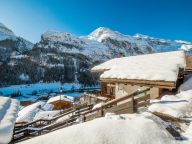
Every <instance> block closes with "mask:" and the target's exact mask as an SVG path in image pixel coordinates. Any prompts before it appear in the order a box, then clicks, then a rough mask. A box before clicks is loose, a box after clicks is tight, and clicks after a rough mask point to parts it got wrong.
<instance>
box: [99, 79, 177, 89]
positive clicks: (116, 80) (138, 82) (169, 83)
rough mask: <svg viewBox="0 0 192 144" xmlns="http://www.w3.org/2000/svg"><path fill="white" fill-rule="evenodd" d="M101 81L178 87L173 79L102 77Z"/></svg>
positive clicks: (169, 87)
mask: <svg viewBox="0 0 192 144" xmlns="http://www.w3.org/2000/svg"><path fill="white" fill-rule="evenodd" d="M100 81H101V82H105V83H112V82H113V83H115V82H118V83H124V84H130V85H139V86H149V87H159V88H166V89H174V88H176V83H175V82H173V81H152V80H151V81H150V80H135V79H134V80H129V79H112V78H107V79H105V78H101V79H100Z"/></svg>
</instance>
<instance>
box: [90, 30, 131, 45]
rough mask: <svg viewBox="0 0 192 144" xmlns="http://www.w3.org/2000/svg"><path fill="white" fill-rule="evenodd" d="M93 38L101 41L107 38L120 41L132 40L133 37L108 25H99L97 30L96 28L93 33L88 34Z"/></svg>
mask: <svg viewBox="0 0 192 144" xmlns="http://www.w3.org/2000/svg"><path fill="white" fill-rule="evenodd" d="M88 38H89V39H91V40H96V41H99V42H101V41H102V40H104V39H106V38H111V39H115V40H119V41H124V40H129V41H132V40H133V38H132V37H130V36H129V35H123V34H121V33H120V32H118V31H113V30H111V29H109V28H106V27H99V28H97V29H96V30H94V31H93V32H92V33H91V34H89V36H88Z"/></svg>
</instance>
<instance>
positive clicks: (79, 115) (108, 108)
mask: <svg viewBox="0 0 192 144" xmlns="http://www.w3.org/2000/svg"><path fill="white" fill-rule="evenodd" d="M149 90H150V89H149V88H148V89H145V90H137V91H135V92H133V93H131V94H129V95H127V96H124V97H120V98H117V99H113V100H111V101H108V102H106V103H105V104H103V105H102V106H101V107H99V108H96V109H92V105H82V106H80V107H76V108H74V109H68V110H67V111H64V112H63V113H62V114H59V115H58V116H56V117H54V118H52V119H50V120H43V119H40V120H36V121H33V122H31V123H27V124H24V125H22V126H18V127H17V126H16V127H15V131H14V137H13V142H15V141H22V140H25V139H29V138H31V137H33V136H37V135H40V134H44V133H47V132H50V131H53V130H57V129H60V128H64V127H67V126H70V125H73V124H74V123H76V121H77V119H82V122H86V121H89V120H93V119H95V118H98V117H103V116H104V115H105V114H106V113H108V112H110V113H115V114H125V113H134V112H137V110H138V108H140V107H143V106H147V105H148V104H149V100H150V95H149V94H148V92H149ZM69 114H72V116H71V117H69V118H68V119H66V120H63V121H61V122H58V123H54V122H55V121H56V120H57V119H59V118H61V117H63V116H66V115H69ZM18 135H19V137H18ZM20 135H21V136H20Z"/></svg>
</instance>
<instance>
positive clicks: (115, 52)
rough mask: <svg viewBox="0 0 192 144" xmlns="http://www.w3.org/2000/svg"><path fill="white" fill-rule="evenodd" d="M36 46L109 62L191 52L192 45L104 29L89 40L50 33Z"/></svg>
mask: <svg viewBox="0 0 192 144" xmlns="http://www.w3.org/2000/svg"><path fill="white" fill-rule="evenodd" d="M36 46H37V47H40V48H54V49H57V50H59V51H62V52H67V53H81V54H84V55H86V56H88V57H91V58H92V59H94V60H101V58H102V59H103V60H106V59H110V58H114V57H118V56H120V55H125V56H131V55H138V54H147V53H154V52H165V51H175V50H185V51H190V50H192V43H191V42H186V41H181V40H175V41H173V40H164V39H159V38H153V37H150V36H147V35H142V34H135V35H133V36H129V35H124V34H121V33H119V32H117V31H112V30H111V29H109V28H104V27H100V28H98V29H96V30H95V31H93V32H92V33H90V34H89V35H88V36H80V37H78V36H74V35H72V34H69V33H65V32H58V31H47V32H45V33H44V34H43V35H42V37H41V41H40V42H39V43H37V44H36Z"/></svg>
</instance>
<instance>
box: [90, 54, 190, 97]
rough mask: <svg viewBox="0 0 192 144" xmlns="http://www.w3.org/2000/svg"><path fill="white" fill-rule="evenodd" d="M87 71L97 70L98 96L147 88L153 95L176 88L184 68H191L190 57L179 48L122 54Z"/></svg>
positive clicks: (168, 92)
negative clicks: (99, 92)
mask: <svg viewBox="0 0 192 144" xmlns="http://www.w3.org/2000/svg"><path fill="white" fill-rule="evenodd" d="M189 60H190V61H189ZM91 71H92V72H96V73H99V74H101V75H100V82H101V95H102V96H106V97H108V98H118V97H122V96H125V95H128V94H130V93H132V92H134V91H136V90H138V89H140V90H142V89H146V88H150V98H151V99H155V98H159V97H161V96H162V95H165V94H172V93H174V92H176V91H177V88H178V87H179V85H180V84H181V83H182V82H183V78H184V74H185V73H186V71H190V72H191V71H192V57H190V58H189V57H187V58H186V55H185V53H184V52H183V51H175V52H165V53H155V54H147V55H139V56H130V57H122V58H115V59H112V60H109V61H107V62H105V63H102V64H100V65H98V66H95V67H93V68H92V69H91Z"/></svg>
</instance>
